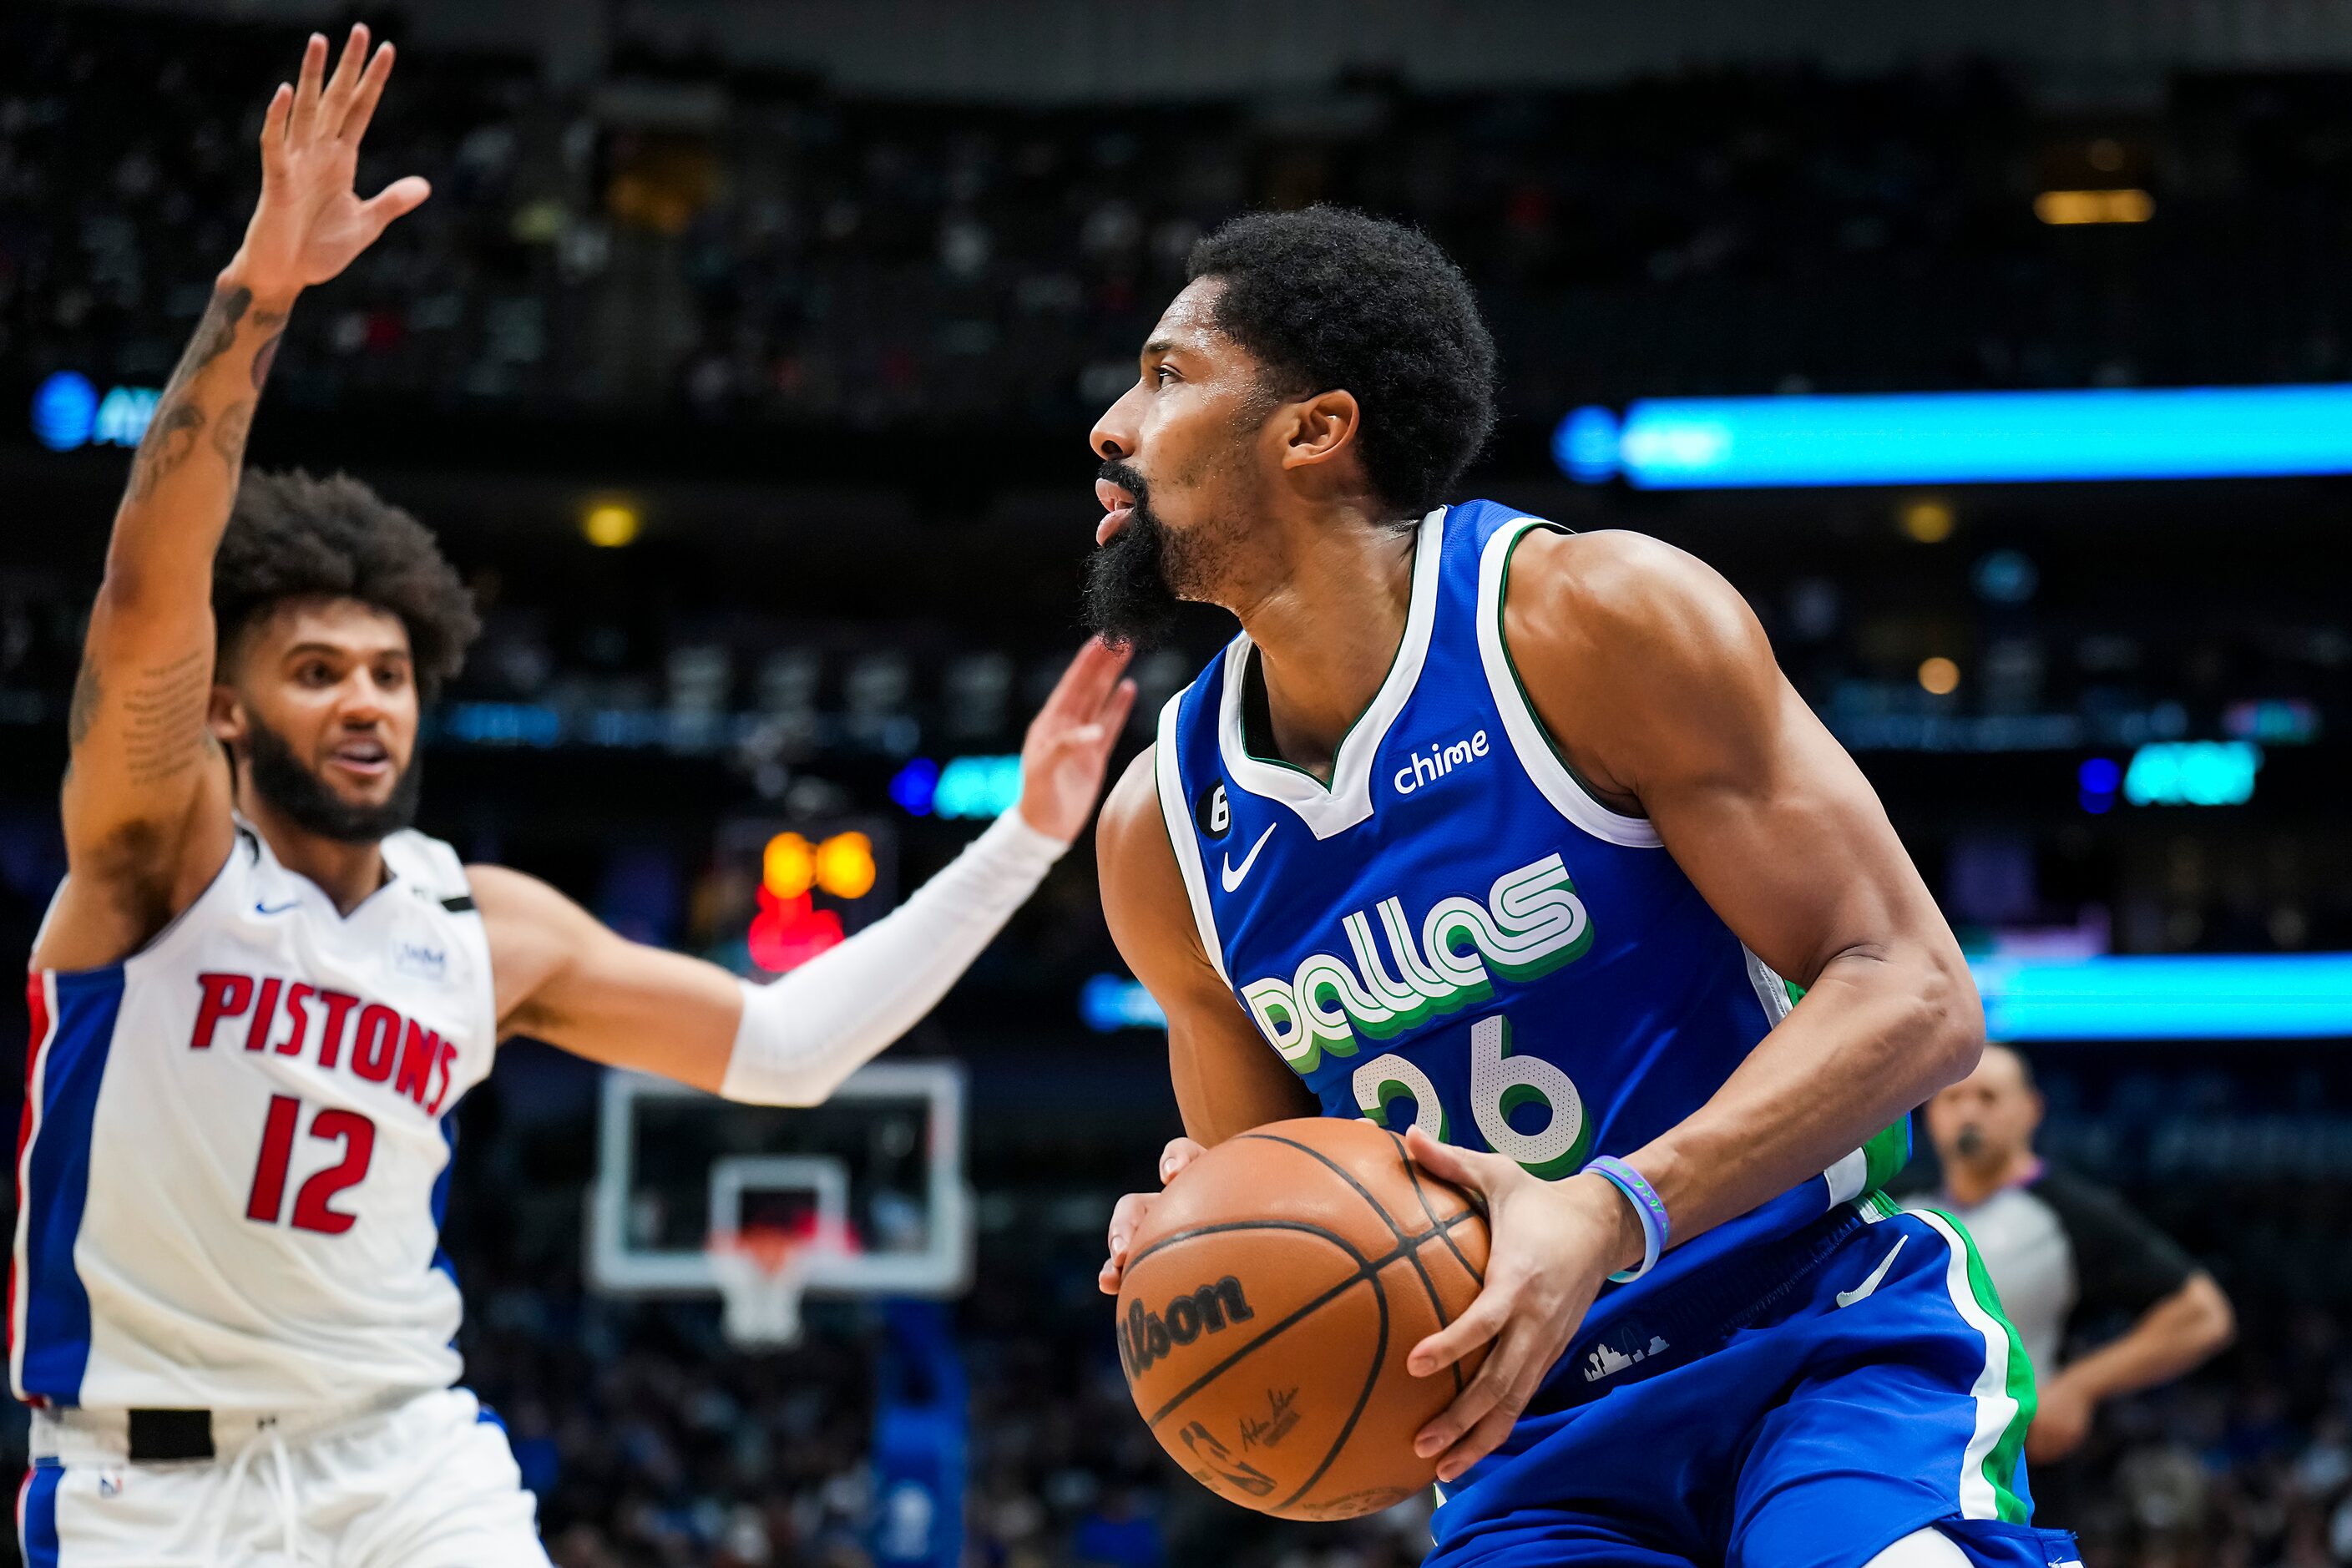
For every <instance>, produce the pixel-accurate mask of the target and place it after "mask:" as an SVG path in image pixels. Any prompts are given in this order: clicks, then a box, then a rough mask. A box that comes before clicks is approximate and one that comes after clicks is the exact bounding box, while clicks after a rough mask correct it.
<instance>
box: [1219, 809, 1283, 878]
mask: <svg viewBox="0 0 2352 1568" xmlns="http://www.w3.org/2000/svg"><path fill="white" fill-rule="evenodd" d="M1279 826H1282V824H1280V823H1278V822H1275V823H1269V824H1267V825H1266V829H1265V832H1264V833H1261V834H1259V835H1258V836H1257V842H1256V843H1255V844H1253V845H1251V846H1250V852H1249V853H1248V854H1246V855H1244V856H1243V857H1242V863H1241V864H1240V865H1239V866H1235V865H1234V854H1233V851H1232V850H1230V849H1228V850H1226V851H1225V857H1224V867H1223V877H1224V879H1225V891H1227V892H1228V893H1230V892H1232V891H1233V890H1234V889H1235V888H1238V887H1240V886H1241V885H1242V882H1243V880H1244V879H1246V878H1247V877H1248V876H1249V872H1250V868H1251V867H1252V866H1255V865H1256V864H1257V852H1258V851H1259V850H1261V849H1263V848H1265V841H1266V840H1267V839H1269V838H1271V837H1274V830H1275V829H1276V828H1277V827H1279Z"/></svg>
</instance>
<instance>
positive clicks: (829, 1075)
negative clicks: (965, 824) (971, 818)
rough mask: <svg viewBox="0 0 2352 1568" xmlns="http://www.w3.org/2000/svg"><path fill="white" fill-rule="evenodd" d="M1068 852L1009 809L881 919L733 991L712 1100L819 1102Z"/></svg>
mask: <svg viewBox="0 0 2352 1568" xmlns="http://www.w3.org/2000/svg"><path fill="white" fill-rule="evenodd" d="M1068 847H1069V846H1068V845H1066V844H1064V843H1061V842H1059V841H1058V840H1055V839H1052V838H1048V837H1045V835H1044V834H1042V833H1040V832H1038V831H1037V830H1036V829H1035V828H1034V827H1032V826H1029V825H1028V824H1027V823H1025V822H1024V821H1022V820H1021V812H1020V809H1019V808H1018V807H1014V808H1013V809H1012V810H1009V811H1007V812H1006V813H1005V814H1004V815H1003V816H1000V817H998V818H997V819H996V821H995V822H994V823H993V824H992V825H991V826H990V827H989V829H988V831H987V832H985V833H983V834H982V835H981V836H980V837H978V838H976V839H974V840H973V841H972V842H971V845H970V846H969V847H967V848H966V849H965V850H964V852H963V853H962V854H961V855H959V856H957V857H956V858H955V859H954V860H952V861H950V863H949V864H948V866H947V868H945V869H943V870H942V871H940V874H939V875H938V876H936V877H933V878H932V879H930V880H929V881H928V882H926V883H924V884H923V885H922V887H921V888H919V889H917V890H916V892H915V896H914V897H913V898H911V899H908V900H907V901H906V902H905V903H903V904H900V905H899V906H898V908H897V909H895V910H891V911H890V912H889V913H888V914H887V915H885V916H884V917H883V918H882V919H881V920H879V921H876V922H875V923H874V924H872V925H870V926H868V927H866V929H865V930H864V931H859V932H858V933H857V934H856V936H853V937H851V938H850V939H849V940H848V941H846V942H843V943H842V944H841V945H840V946H838V947H835V948H830V949H828V950H827V951H825V952H821V953H819V954H818V955H817V956H816V957H814V958H813V959H811V960H809V961H808V962H807V963H803V964H802V965H801V966H800V967H799V968H798V969H795V970H793V971H792V972H791V973H788V974H786V975H785V976H784V977H783V978H782V979H781V980H778V981H776V982H774V983H773V984H767V985H754V984H751V983H749V982H744V983H743V1018H742V1022H741V1023H740V1024H738V1025H737V1026H735V1047H734V1052H733V1054H732V1055H731V1056H730V1057H729V1058H728V1060H727V1076H726V1078H725V1079H723V1080H722V1081H721V1083H720V1085H719V1092H720V1093H721V1094H723V1095H725V1096H726V1097H727V1098H728V1099H730V1100H742V1101H745V1102H747V1103H750V1104H753V1105H815V1104H818V1103H820V1102H821V1101H823V1100H824V1098H825V1097H826V1096H827V1095H829V1094H831V1093H832V1092H833V1091H834V1090H835V1089H838V1088H840V1087H841V1083H842V1080H843V1079H846V1078H847V1077H848V1076H849V1075H850V1074H851V1073H854V1072H856V1070H857V1069H858V1068H862V1067H864V1066H865V1065H866V1063H867V1062H869V1061H872V1060H873V1059H874V1058H876V1057H877V1056H879V1055H880V1054H881V1053H882V1050H883V1048H884V1047H887V1046H888V1045H889V1044H890V1043H891V1042H892V1041H894V1040H896V1039H897V1038H898V1037H899V1036H901V1035H903V1034H905V1033H906V1032H907V1031H908V1029H910V1028H912V1027H914V1026H915V1023H916V1021H917V1020H918V1019H919V1018H921V1017H922V1016H923V1015H924V1014H926V1013H928V1012H929V1011H930V1010H931V1008H932V1006H933V1005H936V1004H937V1003H938V1001H939V999H940V997H942V996H944V995H946V994H947V993H948V988H949V987H950V986H951V985H953V984H955V983H956V982H957V981H958V980H959V979H961V977H962V975H963V972H964V971H965V970H966V969H968V968H970V967H971V962H972V960H973V959H975V958H978V957H979V956H980V954H981V950H982V949H983V948H985V947H986V946H987V945H988V944H989V943H990V942H992V941H993V940H994V939H995V936H996V933H997V932H998V931H1001V930H1003V926H1004V922H1005V921H1007V920H1009V919H1011V918H1012V915H1013V910H1017V909H1019V908H1020V907H1021V905H1022V903H1023V902H1024V900H1026V899H1027V898H1028V897H1029V895H1030V894H1031V893H1033V892H1034V891H1035V890H1036V889H1037V884H1038V883H1039V882H1041V881H1043V880H1044V879H1045V873H1046V872H1047V871H1048V870H1049V869H1051V868H1052V867H1053V864H1054V862H1055V860H1057V859H1059V858H1061V855H1062V851H1064V850H1065V849H1067V848H1068Z"/></svg>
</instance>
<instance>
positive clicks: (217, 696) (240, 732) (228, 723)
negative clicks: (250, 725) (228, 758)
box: [205, 680, 247, 751]
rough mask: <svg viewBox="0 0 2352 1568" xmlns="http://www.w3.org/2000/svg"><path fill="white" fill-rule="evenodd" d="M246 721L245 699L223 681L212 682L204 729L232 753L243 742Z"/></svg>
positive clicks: (206, 703) (234, 688)
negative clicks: (210, 732)
mask: <svg viewBox="0 0 2352 1568" xmlns="http://www.w3.org/2000/svg"><path fill="white" fill-rule="evenodd" d="M205 729H207V730H209V731H212V735H213V739H214V740H215V741H218V742H220V743H221V745H222V747H223V748H224V749H226V750H230V751H234V750H235V749H236V747H237V746H238V745H239V744H240V743H242V742H243V741H244V740H245V734H246V729H247V717H246V711H245V699H244V698H242V697H240V696H238V695H237V690H236V687H234V686H231V685H230V684H228V682H226V681H225V680H216V681H215V682H213V690H212V696H211V697H210V699H208V700H207V701H206V702H205Z"/></svg>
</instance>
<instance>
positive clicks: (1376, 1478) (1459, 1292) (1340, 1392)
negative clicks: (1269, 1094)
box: [1118, 1117, 1487, 1520]
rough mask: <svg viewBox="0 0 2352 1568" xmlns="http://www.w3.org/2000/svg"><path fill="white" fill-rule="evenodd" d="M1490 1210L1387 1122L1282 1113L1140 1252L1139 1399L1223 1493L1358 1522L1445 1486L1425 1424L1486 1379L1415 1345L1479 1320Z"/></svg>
mask: <svg viewBox="0 0 2352 1568" xmlns="http://www.w3.org/2000/svg"><path fill="white" fill-rule="evenodd" d="M1486 1245H1487V1236H1486V1216H1485V1215H1483V1214H1481V1213H1480V1212H1479V1210H1478V1209H1477V1208H1476V1207H1475V1205H1473V1203H1472V1201H1471V1199H1470V1197H1469V1196H1468V1194H1465V1193H1464V1192H1463V1191H1462V1190H1461V1189H1460V1188H1458V1187H1454V1186H1451V1185H1449V1184H1446V1183H1444V1182H1442V1181H1439V1180H1438V1179H1437V1178H1436V1177H1434V1176H1433V1175H1431V1174H1429V1173H1427V1172H1426V1171H1422V1170H1419V1169H1416V1168H1415V1167H1414V1166H1413V1164H1412V1162H1411V1161H1409V1160H1408V1159H1406V1157H1405V1152H1404V1140H1403V1139H1402V1138H1400V1137H1398V1136H1397V1135H1396V1134H1395V1133H1393V1132H1389V1131H1384V1130H1382V1129H1381V1128H1380V1127H1377V1126H1375V1125H1373V1124H1372V1123H1371V1122H1370V1121H1339V1120H1337V1119H1335V1118H1327V1117H1311V1118H1307V1119H1306V1120H1303V1121H1277V1122H1274V1123H1272V1124H1270V1125H1267V1126H1265V1127H1261V1128H1258V1129H1256V1130H1255V1131H1251V1132H1246V1133H1244V1134H1243V1135H1242V1136H1240V1137H1238V1138H1234V1139H1232V1140H1230V1141H1228V1142H1223V1143H1221V1144H1219V1145H1218V1146H1217V1147H1215V1148H1213V1149H1212V1150H1210V1151H1209V1152H1207V1153H1205V1154H1203V1155H1202V1156H1201V1158H1200V1159H1199V1160H1197V1161H1195V1162H1194V1163H1192V1166H1191V1167H1190V1168H1188V1169H1186V1170H1185V1171H1184V1172H1183V1173H1181V1174H1180V1175H1179V1176H1178V1177H1177V1178H1176V1179H1175V1181H1173V1182H1171V1184H1169V1186H1168V1189H1167V1191H1165V1192H1164V1193H1162V1194H1160V1198H1159V1200H1158V1201H1157V1202H1156V1203H1154V1204H1153V1205H1152V1206H1151V1209H1150V1213H1149V1214H1148V1215H1146V1217H1145V1222H1144V1224H1143V1226H1142V1228H1141V1229H1140V1230H1139V1232H1138V1233H1137V1235H1136V1237H1135V1240H1134V1243H1133V1245H1132V1247H1131V1248H1130V1251H1129V1262H1128V1266H1127V1272H1126V1276H1125V1278H1124V1279H1123V1280H1122V1282H1121V1285H1120V1289H1119V1294H1118V1348H1119V1361H1120V1364H1121V1365H1122V1366H1123V1367H1124V1368H1125V1369H1126V1372H1127V1383H1128V1389H1129V1393H1131V1394H1133V1395H1134V1396H1135V1405H1136V1409H1137V1410H1138V1411H1139V1412H1140V1413H1141V1415H1142V1416H1143V1419H1144V1420H1145V1422H1146V1423H1148V1424H1149V1425H1150V1427H1151V1432H1152V1436H1155V1437H1157V1438H1159V1439H1160V1447H1164V1448H1166V1449H1167V1450H1168V1452H1169V1454H1170V1455H1171V1456H1172V1457H1173V1458H1175V1460H1176V1462H1177V1463H1178V1464H1180V1465H1181V1466H1182V1467H1183V1468H1185V1470H1186V1471H1188V1472H1189V1473H1190V1474H1191V1475H1192V1478H1193V1479H1196V1480H1198V1481H1199V1482H1200V1483H1201V1484H1202V1486H1205V1487H1207V1488H1208V1489H1210V1490H1211V1491H1213V1492H1215V1493H1216V1494H1217V1495H1218V1496H1220V1497H1223V1498H1225V1499H1227V1500H1231V1501H1233V1502H1237V1503H1240V1504H1241V1505H1242V1506H1243V1507H1244V1508H1249V1509H1255V1510H1257V1511H1258V1512H1260V1513H1270V1514H1276V1515H1278V1516H1280V1517H1282V1518H1285V1519H1318V1520H1330V1519H1352V1518H1354V1517H1356V1516H1357V1515H1359V1514H1366V1513H1372V1512H1376V1511H1378V1510H1381V1509H1384V1508H1388V1507H1390V1506H1391V1505H1392V1504H1395V1503H1398V1502H1401V1501H1402V1500H1404V1499H1406V1498H1408V1497H1411V1496H1412V1494H1413V1493H1415V1492H1417V1491H1420V1490H1422V1489H1424V1488H1426V1487H1428V1486H1429V1485H1431V1484H1432V1482H1433V1481H1434V1480H1435V1479H1436V1475H1437V1470H1436V1466H1435V1464H1434V1462H1433V1460H1430V1459H1424V1458H1421V1457H1420V1456H1418V1455H1416V1454H1415V1453H1414V1452H1413V1451H1412V1440H1413V1436H1414V1434H1416V1433H1417V1432H1419V1431H1420V1430H1421V1428H1422V1427H1423V1426H1425V1425H1427V1424H1428V1422H1429V1421H1430V1420H1431V1419H1432V1418H1433V1416H1435V1415H1437V1414H1438V1413H1439V1412H1440V1411H1442V1410H1444V1408H1445V1406H1446V1405H1449V1404H1451V1403H1452V1402H1453V1400H1454V1395H1455V1394H1458V1393H1459V1392H1460V1391H1461V1390H1462V1388H1463V1387H1464V1386H1465V1384H1468V1382H1469V1380H1470V1379H1471V1377H1473V1376H1474V1375H1475V1373H1477V1370H1478V1364H1479V1363H1480V1362H1482V1361H1484V1360H1485V1356H1486V1352H1485V1350H1484V1348H1483V1347H1482V1348H1481V1349H1480V1350H1479V1351H1477V1352H1474V1353H1473V1354H1472V1355H1470V1356H1467V1357H1465V1358H1464V1360H1463V1361H1462V1362H1460V1363H1456V1364H1455V1365H1454V1366H1451V1367H1448V1368H1446V1369H1444V1371H1442V1372H1440V1373H1436V1374H1435V1375H1433V1376H1430V1377H1415V1376H1413V1375H1412V1373H1409V1372H1407V1371H1406V1370H1405V1357H1406V1356H1407V1355H1408V1354H1410V1353H1411V1352H1412V1347H1413V1346H1414V1345H1416V1344H1418V1343H1420V1342H1421V1341H1422V1340H1423V1339H1424V1338H1426V1337H1427V1336H1428V1335H1430V1334H1432V1333H1434V1332H1436V1331H1438V1330H1439V1329H1442V1328H1444V1326H1445V1325H1446V1324H1448V1323H1450V1322H1452V1321H1454V1318H1455V1317H1457V1316H1458V1315H1460V1313H1461V1312H1462V1310H1463V1309H1465V1307H1467V1306H1469V1304H1470V1302H1471V1300H1473V1299H1474V1298H1475V1296H1476V1295H1477V1294H1478V1289H1479V1286H1480V1284H1481V1282H1482V1280H1483V1279H1484V1277H1485V1273H1486Z"/></svg>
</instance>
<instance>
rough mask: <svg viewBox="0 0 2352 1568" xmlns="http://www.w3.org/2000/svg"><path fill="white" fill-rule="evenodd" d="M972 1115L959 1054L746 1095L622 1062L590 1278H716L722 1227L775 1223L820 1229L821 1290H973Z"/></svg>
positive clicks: (609, 1094)
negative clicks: (822, 1085) (801, 1098)
mask: <svg viewBox="0 0 2352 1568" xmlns="http://www.w3.org/2000/svg"><path fill="white" fill-rule="evenodd" d="M963 1118H964V1079H963V1069H962V1068H961V1067H958V1066H956V1065H955V1064H953V1063H948V1062H878V1063H875V1064H873V1065H871V1066H868V1067H866V1068H862V1069H861V1070H859V1071H858V1072H857V1073H856V1074H855V1075H854V1076H853V1077H852V1078H851V1079H849V1081H848V1082H846V1083H845V1084H843V1085H842V1086H841V1088H840V1089H837V1090H835V1093H834V1095H833V1098H832V1099H830V1100H827V1101H826V1102H825V1103H824V1104H823V1105H818V1106H807V1107H799V1106H793V1107H774V1106H753V1105H737V1104H734V1103H732V1102H730V1101H728V1100H720V1099H719V1098H717V1097H716V1096H713V1095H709V1094H705V1093H703V1092H702V1091H701V1090H699V1089H689V1088H688V1087H686V1086H685V1085H683V1084H677V1083H673V1082H671V1081H669V1080H668V1079H656V1078H649V1077H646V1076H645V1075H644V1074H640V1073H633V1072H618V1071H616V1072H612V1073H608V1074H606V1075H605V1078H604V1089H603V1102H602V1105H601V1108H600V1111H599V1119H598V1129H597V1173H596V1184H595V1188H594V1190H593V1194H591V1197H590V1200H589V1205H588V1281H589V1284H590V1286H591V1287H592V1288H593V1289H597V1290H599V1291H602V1292H604V1293H606V1294H609V1295H618V1296H671V1297H676V1296H692V1295H698V1294H709V1293H714V1292H717V1291H719V1289H721V1283H720V1281H719V1277H718V1269H717V1268H715V1267H714V1266H713V1263H712V1261H711V1258H710V1255H709V1247H710V1246H711V1244H712V1243H713V1241H714V1239H716V1238H720V1237H728V1236H730V1235H733V1234H736V1233H739V1232H749V1231H751V1230H753V1229H756V1228H762V1227H765V1228H782V1229H787V1230H790V1231H792V1232H793V1233H794V1234H796V1235H800V1236H803V1237H808V1238H809V1239H810V1240H811V1242H812V1243H813V1245H812V1246H811V1247H810V1248H809V1253H808V1257H807V1258H806V1260H805V1266H806V1276H805V1280H804V1289H806V1290H807V1291H808V1292H809V1293H810V1294H811V1295H814V1296H821V1297H843V1296H929V1297H948V1296H955V1295H960V1294H961V1293H962V1292H963V1291H964V1290H965V1289H967V1288H968V1287H969V1285H970V1283H971V1256H972V1205H971V1189H970V1187H969V1185H968V1184H967V1183H966V1180H965V1175H964V1138H963Z"/></svg>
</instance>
